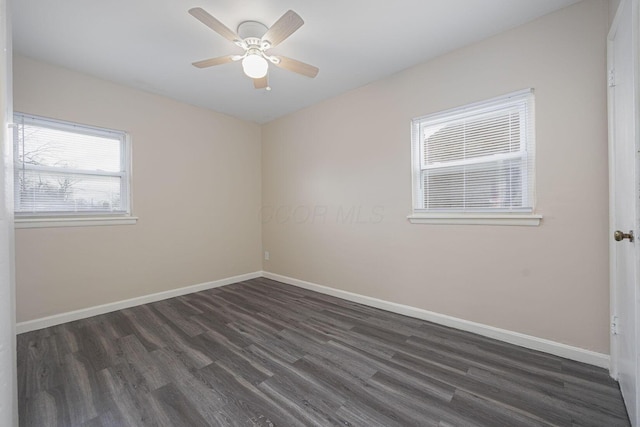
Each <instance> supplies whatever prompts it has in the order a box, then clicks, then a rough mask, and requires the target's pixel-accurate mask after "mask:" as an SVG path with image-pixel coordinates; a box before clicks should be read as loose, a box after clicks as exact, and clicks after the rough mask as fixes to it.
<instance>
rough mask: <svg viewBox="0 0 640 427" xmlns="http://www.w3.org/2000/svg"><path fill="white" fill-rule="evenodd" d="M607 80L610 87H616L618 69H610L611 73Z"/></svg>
mask: <svg viewBox="0 0 640 427" xmlns="http://www.w3.org/2000/svg"><path fill="white" fill-rule="evenodd" d="M607 81H608V84H609V87H614V86H615V85H616V70H615V69H613V68H612V69H610V70H609V75H608V76H607Z"/></svg>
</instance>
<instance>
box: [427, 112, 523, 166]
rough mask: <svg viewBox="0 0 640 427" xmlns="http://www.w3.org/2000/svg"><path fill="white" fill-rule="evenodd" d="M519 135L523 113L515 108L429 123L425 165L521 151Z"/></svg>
mask: <svg viewBox="0 0 640 427" xmlns="http://www.w3.org/2000/svg"><path fill="white" fill-rule="evenodd" d="M520 135H521V133H520V113H519V112H517V111H516V112H514V111H512V109H511V110H506V111H499V112H493V113H492V114H490V115H487V114H484V115H482V116H479V117H470V118H466V119H462V120H456V121H455V122H452V123H448V124H444V125H442V124H440V125H435V126H428V127H426V128H425V131H424V135H423V136H424V148H423V154H424V159H423V161H424V165H425V166H426V165H432V164H435V163H443V162H451V161H459V160H465V159H473V158H478V157H483V156H489V155H493V154H502V153H512V152H518V151H520V150H521V144H520Z"/></svg>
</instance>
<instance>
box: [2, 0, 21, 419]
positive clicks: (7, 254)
mask: <svg viewBox="0 0 640 427" xmlns="http://www.w3.org/2000/svg"><path fill="white" fill-rule="evenodd" d="M7 15H8V13H7V1H6V0H0V126H1V127H0V425H2V426H17V425H18V412H17V403H16V402H17V401H16V360H15V359H16V347H15V339H16V335H15V316H14V307H15V305H14V299H15V292H14V278H13V276H14V274H13V271H14V269H13V240H14V239H13V212H12V210H13V201H12V197H13V173H12V171H11V163H10V162H11V150H12V144H13V138H12V137H11V136H10V129H9V128H8V127H7V121H8V120H10V118H9V117H10V115H11V110H12V99H11V93H12V90H11V67H10V65H9V64H10V61H11V35H10V34H11V33H10V28H11V26H10V25H9V24H10V22H9V18H8V16H7ZM7 161H8V162H9V163H7Z"/></svg>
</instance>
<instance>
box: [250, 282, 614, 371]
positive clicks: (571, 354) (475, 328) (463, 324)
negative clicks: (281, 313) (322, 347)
mask: <svg viewBox="0 0 640 427" xmlns="http://www.w3.org/2000/svg"><path fill="white" fill-rule="evenodd" d="M262 276H263V277H266V278H267V279H272V280H277V281H278V282H282V283H287V284H289V285H293V286H298V287H300V288H304V289H309V290H311V291H316V292H320V293H323V294H327V295H331V296H334V297H338V298H342V299H345V300H348V301H353V302H357V303H360V304H364V305H368V306H371V307H375V308H380V309H382V310H386V311H391V312H393V313H398V314H403V315H405V316H409V317H415V318H417V319H422V320H427V321H429V322H433V323H437V324H439V325H444V326H449V327H452V328H456V329H460V330H463V331H467V332H473V333H475V334H478V335H482V336H485V337H489V338H493V339H496V340H499V341H504V342H507V343H510V344H515V345H519V346H521V347H525V348H529V349H532V350H539V351H542V352H545V353H549V354H553V355H556V356H560V357H564V358H566V359H571V360H576V361H578V362H583V363H588V364H590V365H595V366H598V367H601V368H605V369H609V364H610V361H609V355H607V354H602V353H597V352H595V351H591V350H586V349H583V348H579V347H573V346H570V345H567V344H562V343H559V342H555V341H551V340H547V339H544V338H538V337H534V336H531V335H525V334H521V333H519V332H513V331H509V330H507V329H500V328H495V327H493V326H489V325H484V324H482V323H476V322H471V321H469V320H464V319H459V318H457V317H452V316H447V315H445V314H440V313H434V312H432V311H428V310H423V309H421V308H416V307H411V306H408V305H403V304H397V303H394V302H389V301H384V300H381V299H377V298H372V297H368V296H365V295H360V294H356V293H353V292H348V291H343V290H340V289H335V288H330V287H328V286H323V285H318V284H316V283H311V282H306V281H304V280H299V279H294V278H292V277H287V276H282V275H280V274H275V273H269V272H267V271H264V272H263V273H262Z"/></svg>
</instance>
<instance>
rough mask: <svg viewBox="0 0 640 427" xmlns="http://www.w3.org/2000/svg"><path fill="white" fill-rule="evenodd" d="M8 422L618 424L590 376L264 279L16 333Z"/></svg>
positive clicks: (605, 387) (604, 381)
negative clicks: (15, 409)
mask: <svg viewBox="0 0 640 427" xmlns="http://www.w3.org/2000/svg"><path fill="white" fill-rule="evenodd" d="M18 375H19V379H18V381H19V402H20V420H21V425H23V426H50V425H51V426H87V427H89V426H91V427H94V426H95V427H97V426H118V427H120V426H187V427H197V426H332V425H339V426H366V427H373V426H385V427H391V426H414V425H420V426H439V427H451V426H492V427H493V426H509V427H516V426H548V425H553V426H597V427H611V426H628V425H629V423H628V420H627V416H626V412H625V408H624V405H623V403H622V398H621V395H620V391H619V388H618V384H617V383H616V382H615V381H613V380H612V379H611V378H609V375H608V373H607V372H606V371H605V370H604V369H599V368H595V367H593V366H589V365H585V364H581V363H577V362H573V361H569V360H566V359H562V358H559V357H555V356H551V355H548V354H544V353H540V352H536V351H532V350H527V349H524V348H520V347H517V346H513V345H509V344H506V343H503V342H499V341H494V340H491V339H488V338H484V337H480V336H477V335H474V334H470V333H466V332H461V331H458V330H455V329H450V328H446V327H443V326H438V325H435V324H432V323H429V322H425V321H421V320H416V319H413V318H409V317H404V316H400V315H397V314H393V313H389V312H386V311H382V310H377V309H374V308H370V307H366V306H363V305H359V304H355V303H351V302H348V301H344V300H340V299H338V298H333V297H329V296H326V295H322V294H318V293H315V292H311V291H307V290H303V289H299V288H296V287H292V286H288V285H284V284H282V283H278V282H274V281H271V280H267V279H255V280H250V281H247V282H242V283H237V284H234V285H230V286H226V287H222V288H217V289H212V290H208V291H204V292H199V293H194V294H190V295H187V296H182V297H177V298H172V299H169V300H165V301H161V302H156V303H153V304H147V305H142V306H138V307H135V308H130V309H125V310H121V311H117V312H113V313H109V314H105V315H101V316H96V317H92V318H89V319H85V320H80V321H76V322H71V323H67V324H64V325H59V326H54V327H50V328H47V329H43V330H39V331H34V332H29V333H25V334H21V335H19V336H18Z"/></svg>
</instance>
